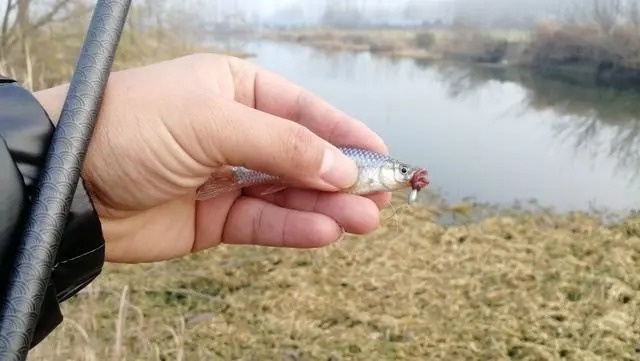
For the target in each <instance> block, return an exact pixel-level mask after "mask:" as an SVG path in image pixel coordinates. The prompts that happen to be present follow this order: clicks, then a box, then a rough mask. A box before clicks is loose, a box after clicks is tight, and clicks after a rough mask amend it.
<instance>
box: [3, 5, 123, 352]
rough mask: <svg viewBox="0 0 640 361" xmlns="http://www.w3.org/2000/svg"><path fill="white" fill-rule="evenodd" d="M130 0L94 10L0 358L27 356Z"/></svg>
mask: <svg viewBox="0 0 640 361" xmlns="http://www.w3.org/2000/svg"><path fill="white" fill-rule="evenodd" d="M130 2H131V1H130V0H99V1H98V2H97V4H96V7H95V9H94V12H93V15H92V18H91V22H90V25H89V29H88V30H87V34H86V37H85V41H84V44H83V46H82V50H81V52H80V57H79V59H78V62H77V65H76V69H75V72H74V74H73V77H72V79H71V83H70V87H69V92H68V94H67V98H66V99H65V103H64V105H63V108H62V112H61V114H60V120H59V123H58V126H57V127H56V129H55V130H54V133H53V138H52V140H51V144H50V146H49V150H48V153H47V156H46V159H45V163H44V168H43V169H42V172H41V174H40V179H39V182H38V188H37V195H36V197H35V199H34V203H33V206H32V208H31V213H30V215H29V219H28V220H27V222H26V223H25V228H24V233H23V238H22V239H21V241H22V242H21V244H20V245H19V249H18V252H17V254H16V255H17V257H16V259H15V260H14V264H13V268H12V270H11V275H10V277H9V284H8V285H7V297H6V298H5V299H4V300H3V303H2V305H1V307H2V308H1V309H0V312H1V313H2V314H1V315H0V317H1V318H0V360H7V361H12V360H16V361H17V360H24V359H25V358H26V357H27V353H28V351H29V345H30V343H31V339H32V337H33V332H34V328H35V326H36V323H37V320H38V315H39V312H40V308H41V306H42V301H43V299H44V295H45V291H46V287H47V284H48V280H49V277H50V276H51V268H52V267H53V265H54V261H55V259H56V255H57V251H58V246H59V242H60V239H61V238H62V231H63V229H64V226H65V223H66V217H67V215H68V212H69V208H70V206H71V201H72V199H73V194H74V192H75V189H76V186H77V184H78V181H79V178H80V168H81V165H82V163H83V161H84V156H85V153H86V150H87V146H88V143H89V139H90V136H91V134H92V132H93V127H94V122H95V118H96V115H97V113H98V110H99V105H100V103H101V101H102V96H103V93H104V88H105V86H106V83H107V79H108V75H109V73H110V72H111V66H112V64H113V58H114V56H115V52H116V48H117V46H118V43H119V40H120V35H121V34H122V30H123V27H124V24H125V21H126V17H127V14H128V10H129V5H130Z"/></svg>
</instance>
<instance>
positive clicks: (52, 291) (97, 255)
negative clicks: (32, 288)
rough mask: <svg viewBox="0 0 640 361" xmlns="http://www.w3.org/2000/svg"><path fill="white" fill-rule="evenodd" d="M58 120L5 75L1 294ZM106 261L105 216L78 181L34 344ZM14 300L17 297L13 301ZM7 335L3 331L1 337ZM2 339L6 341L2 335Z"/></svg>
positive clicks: (0, 86)
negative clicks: (62, 304) (102, 222)
mask: <svg viewBox="0 0 640 361" xmlns="http://www.w3.org/2000/svg"><path fill="white" fill-rule="evenodd" d="M52 132H53V124H52V123H51V121H50V119H49V117H48V116H47V114H46V112H45V111H44V110H43V109H42V107H41V106H40V104H39V103H38V102H37V100H36V99H35V98H34V97H33V96H32V94H31V93H30V92H28V91H27V90H26V89H24V88H22V87H21V86H20V85H19V84H17V83H16V82H14V81H12V80H10V79H8V78H6V77H3V76H2V75H0V295H1V296H2V297H4V295H5V293H6V292H5V291H6V283H7V279H6V277H7V274H8V272H7V270H8V268H9V267H10V266H11V262H12V255H13V252H14V251H15V247H16V245H17V242H18V241H19V239H20V238H19V237H20V233H21V231H22V227H23V226H24V221H25V216H26V212H27V211H28V208H29V205H30V203H31V199H32V197H33V195H34V188H35V186H36V183H37V180H38V176H39V170H40V168H41V167H42V164H43V161H44V157H45V154H46V152H47V149H48V146H49V142H50V139H51V135H52ZM103 264H104V239H103V237H102V228H101V225H100V221H99V219H98V217H97V215H96V213H95V210H94V207H93V204H92V202H91V199H90V197H89V195H88V194H87V191H86V189H85V187H84V184H83V182H82V181H80V182H79V183H78V187H77V188H76V192H75V196H74V199H73V203H72V205H71V209H70V213H69V216H68V218H67V221H66V227H65V233H64V235H63V240H62V243H61V245H60V248H59V251H58V255H57V257H56V262H55V266H54V269H53V270H52V275H51V279H50V282H49V285H48V288H47V292H46V295H45V299H44V303H43V306H42V309H41V313H40V317H39V319H38V325H37V329H36V332H35V335H34V337H33V341H32V343H31V347H33V346H35V345H37V344H38V343H40V342H41V341H42V340H43V339H44V338H45V337H46V336H47V335H49V334H50V333H51V332H52V331H53V330H54V329H55V328H56V327H57V326H58V325H59V324H60V322H62V314H61V312H60V307H59V303H60V302H63V301H64V300H66V299H68V298H69V297H71V296H73V295H75V294H76V293H77V292H78V291H80V290H81V289H82V288H83V287H85V286H86V285H87V284H89V283H90V282H91V281H93V280H94V279H95V277H97V276H98V275H99V274H100V272H101V270H102V266H103ZM10 301H11V300H10ZM1 338H2V335H0V339H1ZM0 342H1V340H0Z"/></svg>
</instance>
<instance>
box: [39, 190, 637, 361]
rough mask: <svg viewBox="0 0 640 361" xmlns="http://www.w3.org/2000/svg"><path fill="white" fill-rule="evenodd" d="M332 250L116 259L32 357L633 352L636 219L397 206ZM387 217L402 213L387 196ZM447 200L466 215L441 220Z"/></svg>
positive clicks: (580, 355)
mask: <svg viewBox="0 0 640 361" xmlns="http://www.w3.org/2000/svg"><path fill="white" fill-rule="evenodd" d="M403 201H404V199H401V198H396V199H395V202H396V203H395V208H396V209H397V210H398V215H397V217H396V218H390V219H388V220H387V221H385V222H384V224H383V226H382V227H381V228H380V229H379V230H378V231H376V232H375V233H373V234H371V235H369V236H366V237H347V238H346V239H344V240H343V241H342V242H341V243H339V244H337V245H335V246H332V247H329V248H327V249H322V250H313V251H299V250H280V249H264V248H260V249H259V248H251V247H221V248H219V249H216V250H212V251H210V252H207V253H203V254H198V255H194V256H192V257H190V258H188V259H184V260H178V261H173V262H167V263H163V264H155V265H143V266H113V265H111V266H109V267H107V270H106V271H105V273H104V275H103V276H102V277H101V278H100V279H99V281H97V282H96V283H94V284H93V285H92V286H91V287H90V289H89V291H88V292H86V293H83V294H81V295H79V296H78V297H76V298H74V299H73V300H71V301H69V302H67V303H65V304H64V313H65V315H66V317H67V321H66V323H65V324H64V325H63V326H62V327H61V328H60V329H58V330H57V331H56V332H55V334H54V335H52V337H50V338H49V339H47V340H46V341H45V342H44V343H43V344H42V345H41V346H40V347H38V348H37V349H36V350H35V352H34V353H33V355H32V358H31V359H32V360H67V359H75V360H78V359H85V360H94V359H99V360H107V359H108V360H124V359H130V360H133V359H136V360H162V359H171V360H181V359H182V360H291V361H294V360H395V359H401V360H424V359H429V360H470V359H476V360H477V359H491V360H499V359H511V360H559V359H564V360H584V361H587V360H604V359H606V360H632V359H634V357H636V351H635V348H636V343H637V342H638V337H637V336H638V335H637V330H638V323H637V322H638V321H637V319H638V316H640V312H639V311H638V310H639V309H640V308H639V306H640V297H639V296H640V295H639V293H638V291H639V290H640V276H639V275H638V273H637V269H638V265H639V262H640V221H638V220H633V219H628V220H627V221H626V222H624V223H623V224H621V225H616V226H605V225H603V224H602V223H600V221H598V219H597V218H596V217H595V216H593V215H586V214H569V215H558V214H553V213H550V212H543V211H539V212H524V211H523V212H515V211H514V210H505V211H502V212H501V213H497V214H495V215H493V216H491V217H489V218H487V219H484V220H482V221H481V222H464V219H465V217H466V215H468V214H470V213H469V212H470V211H473V210H474V207H473V206H469V205H456V206H446V205H441V206H437V207H436V206H433V207H416V208H413V209H398V208H400V206H401V202H403ZM385 212H386V214H385V217H389V216H391V215H392V214H393V212H392V209H391V208H389V209H388V210H387V211H385ZM443 212H445V213H451V212H453V213H454V214H455V215H456V217H455V218H457V219H458V221H459V222H458V223H457V224H456V225H450V226H443V225H439V224H438V223H437V222H435V219H436V217H437V216H438V215H439V214H441V213H443Z"/></svg>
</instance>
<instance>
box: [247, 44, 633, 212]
mask: <svg viewBox="0 0 640 361" xmlns="http://www.w3.org/2000/svg"><path fill="white" fill-rule="evenodd" d="M250 51H251V52H253V53H255V54H257V59H256V61H257V62H258V63H261V64H262V65H263V66H265V67H267V68H270V69H272V70H275V71H277V72H278V73H281V74H283V75H284V76H286V77H288V78H289V79H291V80H293V81H295V82H297V83H300V84H302V85H303V86H305V87H307V88H309V89H310V90H312V91H314V92H316V93H318V94H320V95H321V96H322V97H324V98H326V99H328V100H329V101H330V102H331V103H333V104H335V105H337V106H338V107H339V108H341V109H343V110H345V111H347V112H348V113H350V114H352V115H354V116H356V117H357V118H359V119H362V120H363V121H365V122H366V123H367V124H368V125H369V126H370V127H371V128H372V129H374V130H375V131H376V132H378V133H379V134H381V135H382V136H383V138H384V139H385V141H386V142H387V144H388V145H389V147H390V149H391V150H392V152H393V154H394V155H396V156H397V157H399V158H402V159H405V160H407V161H409V162H413V163H416V164H423V165H426V166H427V167H428V168H429V171H430V173H431V176H432V180H433V186H434V188H435V189H437V190H439V191H441V192H442V194H443V196H444V197H445V198H446V199H448V200H451V201H456V200H461V199H465V198H467V197H472V198H474V199H477V200H478V201H482V202H492V203H499V204H511V203H513V202H514V201H516V200H522V201H524V202H527V201H528V200H530V199H536V200H538V201H539V203H540V204H542V205H545V206H553V207H555V208H556V209H559V210H570V209H587V208H591V207H594V206H595V207H600V208H602V207H604V208H608V209H612V210H628V209H631V208H635V207H637V202H636V201H635V199H637V197H639V196H640V180H639V179H638V177H640V176H639V175H638V173H640V171H639V170H638V169H639V168H640V167H639V166H640V159H639V157H640V156H639V155H638V151H639V150H640V149H639V145H638V144H639V142H640V140H639V139H640V137H638V133H639V126H638V117H640V105H638V104H636V103H638V102H640V96H639V95H637V94H634V93H628V92H619V91H618V92H616V91H613V90H603V89H598V88H595V87H590V86H585V85H584V84H571V83H568V82H565V81H558V80H556V79H550V78H543V77H540V76H534V75H532V74H531V73H527V72H523V71H516V70H513V69H501V68H490V67H473V68H469V67H460V66H456V65H453V64H447V63H429V62H422V61H413V60H407V59H403V60H399V59H391V58H383V57H378V56H375V55H371V54H368V53H360V54H353V53H347V52H331V51H321V50H317V49H311V48H308V47H303V46H300V45H290V44H277V43H269V42H261V43H254V44H252V45H251V48H250Z"/></svg>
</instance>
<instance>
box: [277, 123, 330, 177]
mask: <svg viewBox="0 0 640 361" xmlns="http://www.w3.org/2000/svg"><path fill="white" fill-rule="evenodd" d="M284 152H286V156H287V158H288V160H289V162H290V164H291V165H292V167H295V168H298V169H302V170H312V169H313V170H315V169H317V168H318V167H319V166H320V162H321V161H322V151H321V150H320V149H319V147H318V141H317V136H316V135H315V134H314V133H313V132H312V131H311V130H309V129H308V128H306V127H303V126H295V127H292V129H291V131H290V132H289V135H288V137H287V141H286V146H285V149H284Z"/></svg>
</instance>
